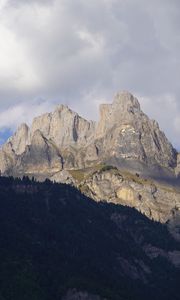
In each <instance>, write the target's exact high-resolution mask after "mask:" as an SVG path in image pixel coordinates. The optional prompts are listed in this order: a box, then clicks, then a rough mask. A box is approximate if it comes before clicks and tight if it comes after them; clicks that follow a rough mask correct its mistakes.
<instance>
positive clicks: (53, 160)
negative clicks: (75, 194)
mask: <svg viewBox="0 0 180 300" xmlns="http://www.w3.org/2000/svg"><path fill="white" fill-rule="evenodd" d="M177 157H178V154H177V151H176V150H175V149H174V148H173V147H172V145H171V144H170V143H169V141H168V140H167V138H166V136H165V135H164V133H163V132H162V131H161V130H160V129H159V126H158V124H157V122H155V121H152V120H150V119H149V118H148V117H147V116H146V115H145V114H144V113H143V112H142V111H141V109H140V105H139V102H138V100H137V99H136V98H135V97H133V95H131V94H130V93H128V92H122V93H119V94H117V95H116V96H115V98H114V101H113V103H112V104H102V105H101V106H100V120H99V122H98V123H95V122H92V121H87V120H85V119H83V118H81V117H80V116H79V115H78V114H77V113H75V112H73V111H71V110H70V109H69V108H68V107H67V106H64V105H60V106H58V107H57V108H56V109H55V111H54V112H53V113H47V114H44V115H42V116H40V117H37V118H35V119H34V120H33V123H32V126H31V128H29V127H28V126H27V125H26V124H22V125H21V126H20V127H19V128H18V130H17V132H16V133H15V135H14V136H13V137H12V138H10V139H9V140H8V141H7V143H6V144H5V145H4V146H3V147H2V149H1V152H0V169H1V173H2V174H17V175H20V174H31V175H33V176H39V177H40V176H42V177H43V176H44V177H50V176H53V174H55V173H57V172H61V171H62V170H69V169H82V168H86V167H90V166H93V165H95V164H97V163H110V162H111V163H113V164H114V165H116V166H117V167H121V168H125V169H129V170H136V171H139V172H140V173H143V174H149V175H151V176H159V177H161V176H162V177H173V176H175V169H176V167H177ZM176 173H178V172H176Z"/></svg>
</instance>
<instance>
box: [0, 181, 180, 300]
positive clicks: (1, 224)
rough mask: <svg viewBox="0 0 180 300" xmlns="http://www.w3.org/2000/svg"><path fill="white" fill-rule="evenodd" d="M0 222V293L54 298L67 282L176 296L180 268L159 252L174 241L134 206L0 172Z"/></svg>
mask: <svg viewBox="0 0 180 300" xmlns="http://www.w3.org/2000/svg"><path fill="white" fill-rule="evenodd" d="M0 228H1V234H0V291H1V293H0V297H1V298H0V299H4V300H14V299H18V300H21V299H22V300H32V299H33V300H36V299H37V300H41V299H43V300H51V299H54V300H59V299H61V297H62V296H63V295H64V294H65V293H66V291H67V290H68V289H71V288H76V289H77V290H85V291H89V292H90V293H92V294H96V295H100V296H101V297H106V298H107V299H112V300H120V299H123V300H126V299H127V300H129V299H133V300H136V299H138V300H139V299H143V300H144V299H149V300H150V299H152V298H153V299H158V300H160V299H163V300H169V299H175V300H178V299H179V288H178V284H179V278H180V270H179V269H178V268H176V267H175V266H174V265H173V264H172V263H171V261H170V260H169V259H168V257H166V255H168V253H169V252H173V251H174V250H176V251H179V250H180V244H179V243H178V242H176V241H175V240H174V239H173V237H172V236H171V235H170V234H169V232H168V230H167V228H166V226H165V225H162V224H160V223H157V222H154V221H151V220H149V219H148V218H146V217H145V216H144V215H142V214H140V213H139V212H137V211H136V210H135V209H132V208H128V207H123V206H120V205H114V204H108V203H104V202H101V203H96V202H95V201H93V200H91V199H89V198H87V197H85V196H84V195H82V194H81V193H80V192H79V191H78V190H76V189H75V188H73V187H71V186H68V185H62V184H57V183H52V182H50V181H49V180H46V181H45V182H43V183H37V182H36V181H35V180H32V181H30V180H29V179H28V178H23V179H22V180H20V179H13V178H5V177H0ZM148 247H149V248H148ZM147 249H150V250H152V249H156V252H158V251H159V253H160V254H158V255H157V256H155V257H154V258H153V259H152V258H150V256H149V255H148V254H147ZM157 249H159V250H157ZM162 253H163V254H162Z"/></svg>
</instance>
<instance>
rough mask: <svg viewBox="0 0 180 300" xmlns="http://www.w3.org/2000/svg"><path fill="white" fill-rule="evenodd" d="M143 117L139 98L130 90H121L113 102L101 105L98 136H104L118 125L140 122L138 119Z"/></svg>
mask: <svg viewBox="0 0 180 300" xmlns="http://www.w3.org/2000/svg"><path fill="white" fill-rule="evenodd" d="M140 115H141V117H140ZM143 117H145V115H144V114H143V113H142V112H141V110H140V104H139V102H138V100H137V99H136V98H135V97H134V96H133V95H132V94H130V93H129V92H120V93H118V94H116V95H115V97H114V100H113V103H112V104H102V105H100V120H99V123H98V128H97V137H101V136H103V135H104V134H105V133H106V131H108V130H109V129H111V128H114V127H115V126H117V125H118V126H120V125H131V124H134V123H135V122H136V123H138V120H139V119H140V118H143Z"/></svg>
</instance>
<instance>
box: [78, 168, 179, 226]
mask: <svg viewBox="0 0 180 300" xmlns="http://www.w3.org/2000/svg"><path fill="white" fill-rule="evenodd" d="M106 168H107V167H104V168H102V169H100V170H98V171H95V172H93V173H92V174H88V175H87V176H86V178H85V179H84V180H82V181H81V182H80V183H79V188H80V189H81V191H82V192H83V193H85V194H86V195H87V196H89V197H91V198H93V199H95V200H96V201H101V200H105V201H107V202H113V203H117V204H122V205H127V206H130V207H135V208H136V209H137V210H139V211H140V212H142V213H143V214H145V215H146V216H147V217H149V218H151V219H154V220H156V221H160V222H162V223H166V222H167V221H168V220H171V219H172V218H174V216H175V212H176V211H177V212H178V211H179V212H180V190H178V189H176V188H175V187H172V186H170V185H163V184H160V183H158V182H155V181H153V180H149V179H144V178H142V177H140V176H139V174H136V175H133V174H131V173H125V172H122V171H120V170H118V169H116V168H113V167H112V168H110V167H109V168H107V169H106Z"/></svg>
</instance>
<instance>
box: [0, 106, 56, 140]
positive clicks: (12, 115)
mask: <svg viewBox="0 0 180 300" xmlns="http://www.w3.org/2000/svg"><path fill="white" fill-rule="evenodd" d="M53 108H54V105H53V104H52V103H49V102H47V101H34V102H33V103H19V104H17V105H15V106H12V107H10V108H8V109H7V110H4V111H2V112H0V128H3V129H5V128H10V129H11V130H12V131H15V130H16V128H17V127H18V126H19V125H20V124H21V123H27V124H28V125H31V122H32V120H33V118H34V117H35V116H39V115H41V114H43V113H46V112H48V111H52V109H53ZM1 134H2V135H3V131H2V132H1Z"/></svg>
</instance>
